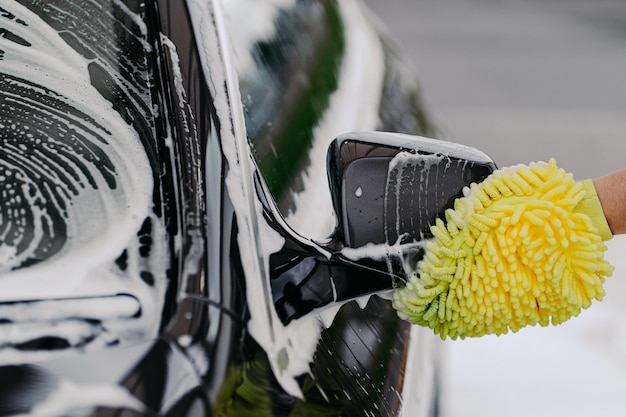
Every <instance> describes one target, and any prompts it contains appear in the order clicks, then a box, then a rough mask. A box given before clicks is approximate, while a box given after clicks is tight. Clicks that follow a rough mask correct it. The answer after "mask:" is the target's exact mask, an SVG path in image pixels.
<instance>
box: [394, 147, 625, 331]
mask: <svg viewBox="0 0 626 417" xmlns="http://www.w3.org/2000/svg"><path fill="white" fill-rule="evenodd" d="M431 232H432V235H433V238H432V239H430V240H429V241H428V242H427V243H426V244H425V255H424V257H423V258H422V260H421V261H420V262H419V263H418V264H417V268H416V271H415V273H413V274H412V275H411V276H409V277H408V280H407V283H406V286H404V287H402V288H399V289H397V290H396V291H395V293H394V300H393V304H394V307H395V308H396V310H397V311H398V314H399V315H400V316H401V317H403V318H405V319H407V320H409V321H410V322H412V323H414V324H418V325H422V326H428V327H430V328H431V329H433V330H434V332H435V333H437V334H439V335H440V336H441V338H442V339H445V338H446V337H450V338H452V339H456V338H458V337H460V338H465V337H477V336H482V335H486V334H496V335H500V334H504V333H507V332H509V331H513V332H517V331H518V330H519V329H521V328H523V327H525V326H532V325H536V324H539V325H541V326H547V325H549V324H553V325H556V324H560V323H563V322H564V321H566V320H568V319H569V318H570V317H573V316H577V315H578V314H579V313H580V312H581V310H582V309H586V308H588V307H589V306H590V305H591V303H592V301H593V300H601V299H602V297H603V296H604V294H605V293H604V289H603V287H602V285H603V283H604V281H605V278H606V277H609V276H610V275H611V274H612V272H613V267H612V266H611V265H610V264H609V263H608V262H607V261H606V260H605V259H604V253H605V251H606V246H605V245H604V243H603V241H605V240H607V239H610V238H611V237H612V234H611V231H610V229H609V226H608V224H607V222H606V219H605V217H604V214H603V212H602V207H601V205H600V201H599V200H598V197H597V194H596V192H595V188H594V186H593V182H592V181H591V180H586V181H580V182H577V181H575V180H574V178H573V175H572V174H569V173H566V172H565V171H564V170H563V169H561V168H559V167H558V166H557V164H556V161H555V160H554V159H552V160H550V161H549V162H548V163H546V162H539V163H533V164H530V165H518V166H514V167H508V168H503V169H499V170H496V171H494V172H493V173H492V174H491V175H490V176H489V177H487V178H486V179H485V180H484V181H482V182H480V183H473V184H471V185H470V186H469V187H466V188H465V189H464V190H463V196H462V197H460V198H458V199H457V200H456V201H455V202H454V206H453V208H451V209H448V210H446V211H445V219H437V220H436V224H434V225H433V226H432V227H431Z"/></svg>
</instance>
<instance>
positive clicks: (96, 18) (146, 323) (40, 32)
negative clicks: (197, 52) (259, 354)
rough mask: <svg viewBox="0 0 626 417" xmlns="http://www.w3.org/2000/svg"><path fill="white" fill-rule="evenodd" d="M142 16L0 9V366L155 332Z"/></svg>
mask: <svg viewBox="0 0 626 417" xmlns="http://www.w3.org/2000/svg"><path fill="white" fill-rule="evenodd" d="M141 13H142V10H140V9H139V8H137V10H132V9H131V8H129V7H128V6H126V5H124V4H122V2H117V1H112V2H88V1H62V0H59V1H46V2H41V1H34V0H20V1H17V2H13V1H8V2H6V1H4V2H2V6H0V201H1V204H0V294H1V295H0V334H1V335H2V343H1V344H0V363H8V362H20V361H23V360H25V358H28V355H29V354H31V355H33V354H36V355H41V354H43V353H44V352H51V351H61V350H71V349H74V348H76V349H85V348H87V347H90V346H99V347H100V346H109V345H117V344H120V343H124V342H126V341H129V340H136V339H142V338H145V337H147V336H151V335H153V334H155V333H156V332H157V330H158V326H159V325H160V319H161V311H162V309H163V302H162V300H163V298H164V297H163V293H164V292H165V290H166V285H167V279H166V276H167V271H168V268H169V267H170V265H169V261H168V259H170V256H169V251H170V247H169V242H168V239H169V238H168V237H167V236H168V232H167V230H166V226H165V221H164V218H163V215H162V212H163V207H162V204H160V203H159V202H160V201H161V199H162V196H161V195H160V194H161V193H160V191H159V190H160V188H159V187H160V183H159V182H158V179H157V180H155V178H157V175H156V168H155V164H156V162H155V161H156V160H158V159H157V157H158V152H157V150H156V149H157V143H158V142H157V133H156V127H155V119H156V112H157V109H156V106H155V105H154V102H155V98H154V96H153V93H152V90H151V89H152V86H153V84H154V80H153V77H154V75H153V74H152V72H151V71H152V70H151V65H150V59H151V54H152V52H153V51H152V48H153V46H151V45H152V44H151V43H150V39H149V33H148V30H147V27H146V25H145V24H144V21H143V19H142V17H141ZM24 355H26V356H24Z"/></svg>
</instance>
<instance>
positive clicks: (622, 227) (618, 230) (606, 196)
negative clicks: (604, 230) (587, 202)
mask: <svg viewBox="0 0 626 417" xmlns="http://www.w3.org/2000/svg"><path fill="white" fill-rule="evenodd" d="M593 184H594V186H595V188H596V191H597V193H598V198H599V199H600V203H601V204H602V211H604V216H605V217H606V220H607V223H608V224H609V227H610V228H611V231H612V232H613V234H614V235H618V234H623V233H626V169H622V170H619V171H616V172H613V173H611V174H608V175H605V176H603V177H600V178H596V179H594V180H593Z"/></svg>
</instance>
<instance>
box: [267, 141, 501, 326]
mask: <svg viewBox="0 0 626 417" xmlns="http://www.w3.org/2000/svg"><path fill="white" fill-rule="evenodd" d="M327 169H328V180H329V186H330V190H331V195H332V199H333V206H334V209H335V213H336V216H337V227H336V229H335V232H334V233H333V236H332V239H331V241H330V243H327V244H319V243H316V242H313V241H310V240H307V239H305V238H303V237H301V236H298V235H297V234H296V233H295V232H293V231H292V230H290V229H289V228H288V226H286V224H285V223H284V221H282V219H280V218H279V216H277V215H275V216H273V222H274V223H276V222H278V223H281V226H280V227H279V228H276V229H277V230H278V229H281V230H282V232H281V233H282V234H283V236H284V237H285V238H286V243H285V245H284V247H283V249H282V250H281V251H279V252H278V253H275V254H273V255H272V256H271V257H270V269H271V271H270V274H271V283H272V293H273V297H274V305H275V307H276V311H277V313H278V316H279V317H280V319H281V320H282V321H283V323H285V324H286V323H288V322H289V321H291V320H293V319H295V318H298V317H301V316H303V315H305V314H306V313H308V312H309V311H311V310H313V309H316V308H319V307H322V306H324V305H327V304H330V303H333V302H338V301H346V300H349V299H352V298H356V297H358V296H362V295H367V294H371V293H375V292H380V291H386V290H391V289H393V288H396V287H399V286H401V285H403V283H404V282H405V280H406V273H407V272H406V270H407V265H409V266H410V265H412V266H413V267H414V266H415V265H416V263H417V261H418V260H419V259H420V258H421V256H422V250H421V244H420V242H421V241H422V240H424V239H428V238H430V237H432V235H431V233H430V226H431V225H433V224H434V222H435V220H436V218H437V217H442V216H443V213H444V211H445V210H446V209H447V208H450V207H452V205H453V203H454V200H455V199H456V198H457V197H459V196H461V194H462V190H463V188H464V187H465V186H468V185H469V184H471V183H472V182H480V181H482V180H483V179H485V178H486V177H487V176H488V175H489V174H491V172H493V171H494V170H495V169H496V165H495V164H494V162H493V161H492V160H491V158H489V157H488V156H487V155H485V154H484V153H483V152H480V151H478V150H476V149H474V148H470V147H467V146H464V145H459V144H456V143H451V142H445V141H440V140H435V139H428V138H423V137H417V136H410V135H404V134H396V133H383V132H357V133H348V134H344V135H341V136H339V137H338V138H336V139H335V140H334V141H333V142H332V143H331V145H330V147H329V149H328V157H327ZM270 223H272V221H271V222H270Z"/></svg>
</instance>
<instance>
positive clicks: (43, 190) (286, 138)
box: [0, 0, 491, 416]
mask: <svg viewBox="0 0 626 417" xmlns="http://www.w3.org/2000/svg"><path fill="white" fill-rule="evenodd" d="M0 35H1V36H0V203H1V204H0V415H27V414H31V415H35V416H77V415H93V416H96V415H97V416H140V415H141V416H144V415H146V416H156V415H164V416H187V415H189V416H192V415H193V416H207V415H210V416H212V415H214V416H336V415H343V416H368V415H369V416H378V415H381V416H395V415H410V416H432V415H437V414H438V410H439V403H438V399H439V375H440V374H439V367H440V361H441V345H440V342H438V340H437V339H436V337H435V336H434V335H433V334H431V333H430V332H429V331H428V330H425V329H421V328H417V327H413V328H412V327H411V326H410V325H409V324H408V323H406V322H404V321H403V320H401V319H399V318H398V316H397V314H396V312H395V311H394V309H393V308H392V306H391V303H390V302H389V300H388V297H387V295H388V293H389V291H390V290H392V289H393V287H394V286H397V285H401V284H402V283H401V279H402V278H401V277H402V271H401V269H402V268H399V267H398V261H406V260H407V259H410V258H412V257H415V256H418V255H419V245H413V246H411V244H412V242H413V243H415V240H419V239H420V238H422V237H423V234H424V233H427V226H428V221H429V220H427V219H421V218H420V220H419V221H413V220H412V219H414V218H415V216H414V214H415V212H419V213H422V214H424V215H425V216H426V215H427V216H426V217H429V218H430V217H433V216H435V215H436V214H437V211H438V210H439V209H440V208H441V207H442V206H443V205H445V204H446V202H448V201H449V200H450V198H451V197H452V196H453V195H455V194H457V192H458V191H459V190H460V187H461V185H462V184H461V183H466V182H469V181H471V180H472V179H473V177H471V175H484V170H485V169H486V170H487V171H489V169H491V165H490V161H488V160H482V159H481V158H482V156H480V155H479V156H478V157H476V155H474V154H472V155H471V156H472V158H473V159H475V160H478V162H479V165H481V167H482V168H480V169H479V170H477V171H476V170H470V169H468V168H467V165H466V161H465V162H463V164H465V165H463V164H462V163H461V162H459V163H458V167H459V168H458V169H456V170H454V169H452V170H447V171H446V172H447V173H448V174H445V175H448V176H450V175H449V174H450V173H452V174H454V175H452V176H451V178H452V177H453V178H452V179H449V180H446V181H449V182H442V181H443V180H441V179H440V178H439V176H441V175H444V171H443V170H441V172H439V173H435V174H433V175H436V176H437V177H436V178H435V177H432V178H431V181H430V182H428V181H426V179H425V177H424V172H425V171H420V172H419V173H417V174H415V173H413V174H411V175H413V177H412V178H413V179H412V180H415V181H421V182H422V184H431V185H426V187H425V188H426V191H425V193H426V194H427V195H428V196H426V197H425V196H424V195H426V194H424V192H422V193H421V194H420V195H418V196H417V197H416V198H415V199H410V200H411V202H410V203H404V202H400V200H397V201H396V203H393V201H392V202H390V201H391V200H389V199H386V198H383V197H385V196H386V194H385V193H386V192H387V191H388V187H389V184H388V179H387V172H388V168H389V163H390V161H391V160H392V159H393V158H394V157H395V156H396V155H398V153H399V152H401V151H402V152H406V151H407V150H408V151H410V152H413V154H414V155H418V157H421V156H420V155H426V154H428V155H431V154H438V152H439V154H440V153H441V152H440V151H441V149H442V147H443V148H444V149H448V148H446V146H445V145H444V144H441V143H437V142H435V141H429V140H427V139H420V138H413V137H408V136H402V135H386V134H376V133H372V132H373V131H395V132H402V133H406V134H414V135H421V136H431V137H432V136H436V134H437V132H436V131H435V129H434V127H433V125H432V124H431V123H430V121H429V118H428V116H427V114H426V113H425V112H424V109H423V106H422V104H421V103H420V99H419V90H418V88H417V84H416V83H415V81H414V79H413V75H412V74H411V71H409V70H408V69H407V67H406V66H405V65H404V64H403V62H402V60H401V58H400V57H399V55H398V54H397V53H396V50H395V47H394V46H393V43H392V42H390V41H389V40H388V38H387V37H386V36H385V35H384V32H383V29H381V28H380V26H379V25H378V23H376V22H374V19H372V17H371V16H370V15H369V13H368V12H367V10H364V9H363V8H362V6H361V4H360V3H358V2H357V1H352V0H350V1H348V0H267V1H253V0H229V1H221V0H187V1H184V0H141V1H135V0H101V1H94V0H45V1H42V0H3V1H2V2H1V3H0ZM353 131H369V132H370V133H356V134H344V133H345V132H353ZM336 137H338V139H337V140H334V139H335V138H336ZM448 151H450V152H452V153H454V152H457V153H459V152H458V149H454V147H451V148H449V149H448ZM459 155H460V156H458V158H457V160H459V161H460V160H462V159H464V158H467V154H463V152H460V153H459ZM449 157H450V155H449V154H446V158H448V159H446V161H447V162H446V164H447V166H450V158H449ZM472 158H470V159H472ZM452 159H454V158H452ZM357 160H359V161H360V165H359V164H354V165H350V164H351V163H352V162H354V161H357ZM470 171H471V172H470ZM475 171H476V172H478V173H476V172H475ZM433 172H434V171H433ZM327 173H328V174H327ZM468 173H469V174H471V175H469V174H468ZM416 175H418V176H417V177H415V176H416ZM328 177H330V186H329V183H328ZM437 178H439V179H437ZM355 180H356V182H354V181H355ZM450 181H451V182H450ZM398 184H399V182H398ZM436 184H439V185H438V186H437V187H436V186H435V185H436ZM445 184H448V185H446V186H444V185H445ZM361 185H363V188H362V187H361ZM373 185H375V186H376V187H377V188H376V187H375V188H376V192H374V193H373V194H372V193H371V192H370V189H369V188H367V187H366V186H373ZM385 187H387V188H385ZM400 188H401V187H400V186H398V190H399V189H400ZM381 190H382V191H381ZM411 192H413V191H411ZM420 196H421V197H420ZM427 197H428V198H427ZM367 199H369V200H368V201H369V202H368V203H367V204H365V203H363V202H364V201H365V200H367ZM392 203H393V204H396V206H397V207H396V206H394V207H396V208H397V210H396V211H394V213H396V215H395V217H393V218H392V217H389V216H386V215H385V213H387V212H388V211H389V210H390V209H389V204H392ZM363 204H364V205H363ZM406 204H409V206H407V205H406ZM400 207H402V208H403V210H404V209H406V208H407V207H409V208H410V209H411V210H413V212H412V214H411V213H407V212H401V211H400V209H399V208H400ZM394 210H395V209H394ZM389 212H391V211H389ZM390 222H391V223H390ZM390 225H391V226H390ZM401 229H402V230H401ZM409 229H410V233H407V230H409ZM389 230H393V236H391V235H390V233H389ZM408 237H410V238H411V239H408ZM398 242H399V243H402V244H408V246H407V247H411V248H413V249H412V251H411V250H407V251H405V252H403V254H404V255H407V254H409V255H410V256H400V257H399V258H398V259H394V258H393V256H391V255H390V254H389V253H388V252H389V251H387V252H385V253H386V255H385V256H382V257H381V256H375V255H372V254H371V253H370V252H367V248H369V249H371V245H372V243H377V244H382V246H384V247H389V246H390V244H392V243H394V244H395V243H398ZM379 246H380V245H379ZM359 248H361V251H362V252H359ZM349 249H352V252H350V251H349ZM359 253H360V254H359ZM400 263H401V262H400ZM400 266H402V265H400ZM399 280H400V281H399Z"/></svg>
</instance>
